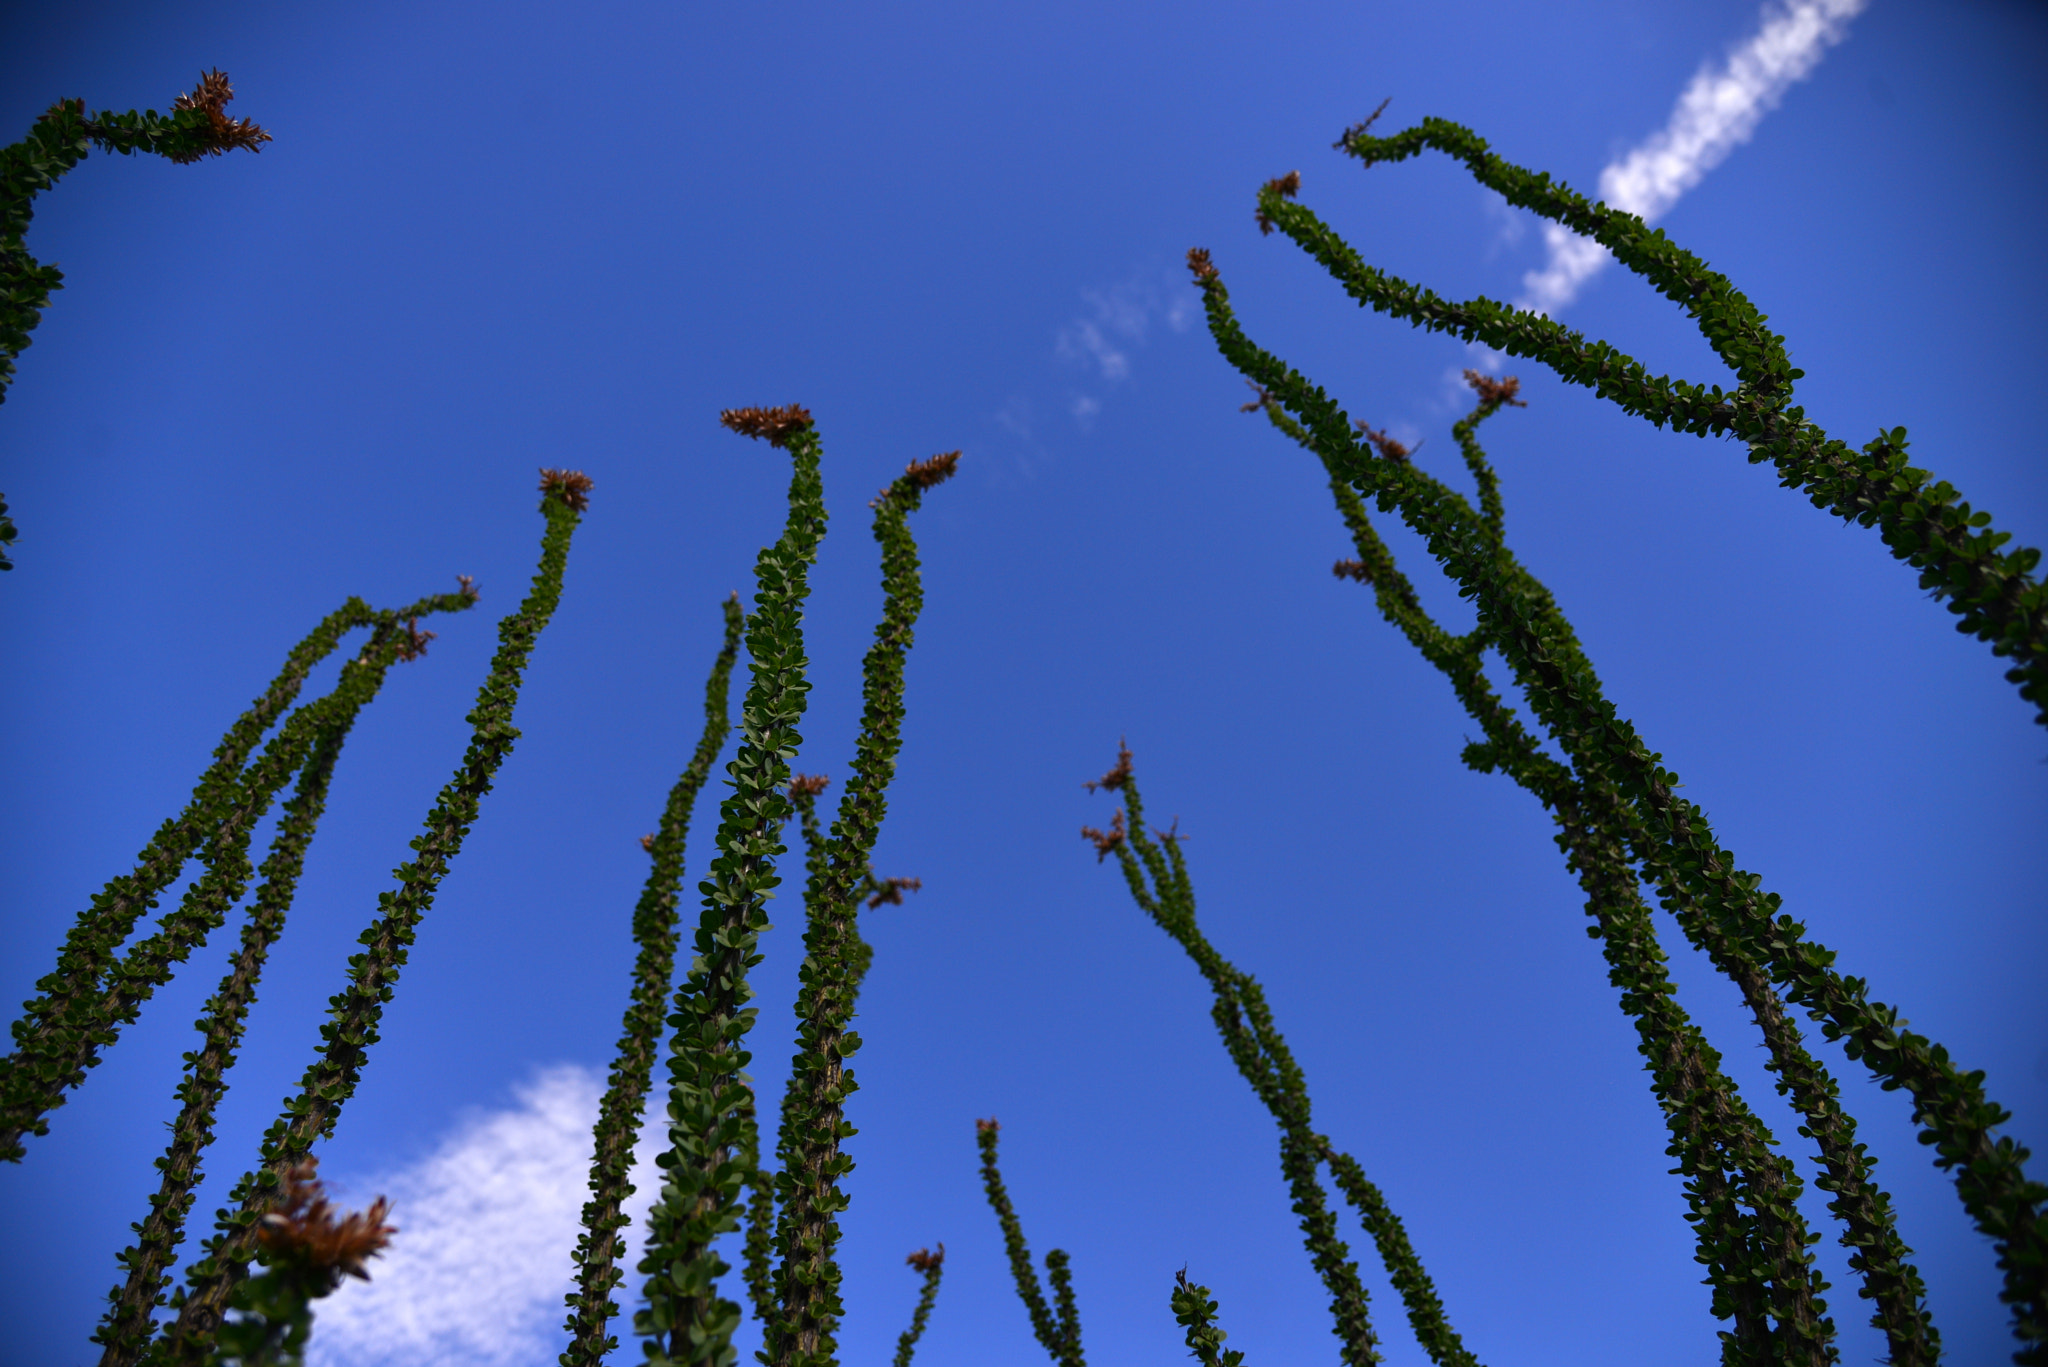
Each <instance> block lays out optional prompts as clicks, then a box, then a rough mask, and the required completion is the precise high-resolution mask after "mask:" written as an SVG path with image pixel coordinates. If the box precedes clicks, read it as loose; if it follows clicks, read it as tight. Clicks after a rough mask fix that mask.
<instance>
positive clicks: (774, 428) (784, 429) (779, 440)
mask: <svg viewBox="0 0 2048 1367" xmlns="http://www.w3.org/2000/svg"><path fill="white" fill-rule="evenodd" d="M718 420H719V421H720V422H722V423H724V424H725V425H726V426H727V427H730V428H731V429H732V430H733V431H735V432H737V433H739V434H740V435H741V436H743V437H763V438H765V439H766V440H767V442H768V444H769V445H770V446H787V445H789V436H790V433H792V432H795V431H798V430H800V429H802V428H805V427H809V426H810V425H811V410H810V409H808V408H805V407H804V406H803V405H802V404H800V403H792V404H786V405H784V406H783V407H781V408H728V409H725V410H723V411H722V412H720V413H719V415H718Z"/></svg>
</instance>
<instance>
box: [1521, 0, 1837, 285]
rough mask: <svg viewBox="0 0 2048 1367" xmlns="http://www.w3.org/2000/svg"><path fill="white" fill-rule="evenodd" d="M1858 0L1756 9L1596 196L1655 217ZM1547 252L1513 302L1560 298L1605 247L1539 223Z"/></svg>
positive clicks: (1808, 60) (1760, 110) (1720, 153)
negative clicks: (1756, 20) (1751, 26)
mask: <svg viewBox="0 0 2048 1367" xmlns="http://www.w3.org/2000/svg"><path fill="white" fill-rule="evenodd" d="M1866 2H1867V0H1791V3H1789V4H1782V5H1781V4H1771V5H1767V6H1765V8H1764V17H1763V26H1762V27H1761V28H1759V29H1758V30H1757V32H1756V35H1755V36H1754V37H1752V38H1751V39H1750V40H1749V41H1748V42H1746V43H1744V44H1743V45H1742V46H1741V47H1739V48H1737V49H1736V50H1735V51H1734V52H1732V53H1730V54H1729V56H1728V59H1727V60H1726V61H1725V62H1723V63H1722V64H1720V65H1719V66H1713V65H1709V66H1705V67H1702V68H1701V69H1700V73H1699V74H1698V75H1697V76H1695V77H1693V78H1692V84H1691V85H1688V86H1687V87H1686V88H1685V93H1684V94H1682V95H1680V96H1679V97H1678V104H1677V107H1676V108H1674V109H1673V110H1672V111H1671V121H1670V122H1669V123H1667V124H1665V125H1664V127H1663V129H1662V130H1660V131H1659V132H1658V133H1657V134H1656V135H1655V136H1653V137H1652V138H1650V140H1649V141H1647V142H1645V143H1643V144H1642V145H1641V146H1639V147H1637V148H1636V149H1635V150H1634V151H1632V152H1630V153H1629V154H1628V155H1627V156H1625V157H1623V158H1622V159H1621V160H1620V161H1617V162H1614V163H1612V164H1611V165H1609V166H1608V167H1607V169H1605V170H1604V171H1602V172H1601V173H1600V198H1601V199H1603V200H1605V201H1606V202H1607V205H1608V207H1609V208H1614V209H1625V210H1627V211H1628V212H1630V213H1632V214H1639V215H1641V216H1642V217H1643V218H1644V219H1645V220H1650V221H1654V220H1655V219H1657V218H1659V217H1660V216H1662V215H1663V214H1664V213H1665V211H1666V210H1668V209H1670V208H1671V206H1672V205H1674V204H1676V203H1677V202H1678V200H1679V197H1680V196H1681V195H1683V194H1684V193H1685V192H1686V191H1687V190H1690V189H1691V188H1692V187H1693V186H1695V185H1697V184H1699V183H1700V178H1701V177H1703V176H1705V175H1706V173H1707V172H1709V171H1711V170H1713V169H1714V168H1715V167H1716V166H1718V165H1720V164H1721V160H1722V158H1724V157H1726V156H1727V155H1728V154H1729V153H1730V152H1731V151H1733V150H1734V149H1735V148H1737V147H1739V146H1741V145H1742V144H1743V143H1745V142H1747V141H1749V135H1750V134H1751V133H1753V132H1755V131H1756V126H1757V123H1758V122H1759V121H1760V120H1762V118H1763V116H1764V115H1765V114H1767V113H1769V112H1770V111H1771V110H1772V109H1775V108H1776V107H1777V104H1778V101H1779V100H1780V99H1781V98H1782V97H1783V96H1784V94H1785V91H1786V89H1787V88H1788V87H1790V86H1791V85H1792V83H1793V82H1795V81H1798V80H1800V79H1802V78H1803V77H1804V76H1806V74H1807V73H1808V72H1810V71H1812V70H1813V68H1814V66H1815V64H1816V63H1818V62H1819V61H1820V59H1821V55H1822V54H1823V53H1824V52H1826V51H1827V49H1828V48H1829V47H1830V46H1832V45H1833V44H1835V43H1838V42H1840V41H1841V40H1842V39H1843V38H1845V37H1846V36H1848V32H1849V21H1850V20H1851V19H1852V18H1854V17H1855V16H1856V15H1857V14H1858V13H1859V12H1861V10H1862V9H1863V7H1864V5H1865V3H1866ZM1543 243H1544V246H1545V247H1546V248H1548V249H1549V252H1550V260H1549V262H1548V263H1547V264H1546V265H1545V266H1544V267H1543V269H1542V270H1539V271H1531V272H1529V273H1528V274H1527V275H1525V276H1523V277H1522V289H1523V294H1522V297H1521V298H1520V299H1518V300H1516V305H1517V307H1520V308H1525V309H1534V310H1536V311H1537V312H1538V313H1543V314H1553V313H1556V312H1557V311H1558V310H1559V309H1561V308H1563V307H1564V306H1565V305H1566V304H1569V303H1570V302H1571V301H1572V300H1573V299H1574V298H1575V297H1577V295H1578V292H1579V286H1581V285H1583V284H1584V283H1585V282H1586V281H1587V280H1588V279H1589V278H1591V276H1592V275H1593V273H1594V272H1595V271H1597V270H1599V269H1600V268H1601V267H1602V266H1604V265H1606V264H1607V262H1608V260H1609V259H1610V258H1609V255H1608V252H1607V249H1606V248H1605V247H1603V246H1601V245H1600V244H1599V243H1597V242H1595V241H1593V240H1592V239H1591V238H1586V237H1580V236H1579V235H1578V234H1576V233H1574V232H1572V231H1571V229H1569V228H1564V227H1560V226H1559V225H1558V224H1555V223H1546V224H1545V225H1544V228H1543Z"/></svg>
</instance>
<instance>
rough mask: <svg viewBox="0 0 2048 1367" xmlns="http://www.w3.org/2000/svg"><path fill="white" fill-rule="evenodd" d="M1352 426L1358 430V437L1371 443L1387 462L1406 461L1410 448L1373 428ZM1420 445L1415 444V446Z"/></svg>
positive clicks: (1361, 423)
mask: <svg viewBox="0 0 2048 1367" xmlns="http://www.w3.org/2000/svg"><path fill="white" fill-rule="evenodd" d="M1352 425H1353V426H1354V427H1356V428H1357V429H1358V435H1359V436H1361V437H1364V438H1365V439H1366V440H1367V441H1369V442H1371V443H1372V446H1373V449H1374V450H1375V451H1378V452H1379V453H1380V455H1381V456H1383V457H1384V458H1386V459H1387V460H1406V459H1408V456H1409V453H1410V451H1411V449H1412V448H1410V447H1406V446H1403V445H1402V444H1401V443H1400V442H1398V441H1395V440H1394V439H1393V438H1392V437H1390V436H1388V435H1387V434H1386V433H1385V432H1380V431H1375V430H1374V429H1373V428H1370V427H1367V426H1366V425H1365V424H1364V423H1363V422H1354V423H1353V424H1352ZM1421 444H1422V443H1420V442H1417V443H1416V446H1420V445H1421Z"/></svg>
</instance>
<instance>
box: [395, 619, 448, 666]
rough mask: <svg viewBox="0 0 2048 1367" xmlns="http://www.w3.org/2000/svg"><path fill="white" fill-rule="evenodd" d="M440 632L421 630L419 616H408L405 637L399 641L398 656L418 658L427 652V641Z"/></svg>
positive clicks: (407, 658)
mask: <svg viewBox="0 0 2048 1367" xmlns="http://www.w3.org/2000/svg"><path fill="white" fill-rule="evenodd" d="M438 634H439V633H438V632H432V631H421V630H420V619H419V618H417V617H408V618H406V619H405V639H404V640H403V641H400V642H399V643H398V658H399V659H401V660H417V659H418V658H420V656H422V655H424V654H426V653H427V642H429V641H431V640H433V639H434V637H435V636H437V635H438Z"/></svg>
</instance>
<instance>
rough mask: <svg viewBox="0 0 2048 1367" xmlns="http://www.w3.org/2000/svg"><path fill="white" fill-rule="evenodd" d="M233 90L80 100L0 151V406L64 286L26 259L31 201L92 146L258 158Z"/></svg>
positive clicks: (2, 504)
mask: <svg viewBox="0 0 2048 1367" xmlns="http://www.w3.org/2000/svg"><path fill="white" fill-rule="evenodd" d="M234 97H235V91H234V87H233V86H231V85H229V84H228V78H227V73H226V72H223V71H209V72H206V73H204V74H202V75H201V76H200V78H199V85H198V86H197V87H196V88H195V89H194V90H193V91H192V92H191V93H190V94H189V95H180V96H178V98H177V99H175V100H173V101H171V109H170V112H169V113H168V114H158V113H157V112H155V111H154V110H143V111H141V112H139V113H138V112H137V111H135V110H132V109H131V110H129V111H128V112H127V113H126V114H116V113H113V112H112V111H102V112H101V113H100V114H98V115H96V116H88V115H87V114H86V112H85V101H84V100H62V101H59V102H58V103H56V104H54V105H51V106H50V108H49V109H48V110H47V111H46V112H45V113H44V114H43V116H42V117H41V118H39V119H37V120H36V123H35V127H34V128H32V129H30V130H29V134H28V136H27V137H25V138H23V139H22V140H21V141H20V142H17V143H15V144H14V145H13V146H11V147H0V403H5V402H6V400H7V390H8V388H9V386H10V385H12V384H13V383H14V358H15V357H16V356H18V355H20V354H21V353H22V351H23V350H24V349H26V348H27V346H28V344H29V340H30V339H29V333H31V332H33V331H34V330H35V327H36V324H37V323H39V322H41V321H42V314H43V309H44V308H46V307H48V305H49V302H50V292H51V291H52V290H60V289H62V288H64V272H62V271H60V270H58V269H57V267H55V266H54V265H44V264H43V263H42V262H40V261H38V260H36V259H35V257H33V256H31V255H30V254H29V250H28V246H27V243H26V241H25V238H26V236H27V234H28V225H29V220H30V219H31V218H32V217H34V213H35V211H34V209H33V207H32V205H33V204H34V202H35V197H36V196H37V195H39V194H41V193H43V192H44V191H46V190H48V189H50V188H51V187H53V186H54V185H56V183H57V181H58V180H59V179H60V178H62V177H63V175H64V173H65V172H67V171H69V170H70V169H71V168H72V167H74V166H76V165H78V163H79V162H81V161H84V160H85V158H86V157H87V155H89V154H90V153H91V151H92V149H93V148H95V147H98V148H100V149H102V150H104V151H108V152H119V153H120V154H121V155H122V156H132V155H134V154H135V153H137V152H149V153H153V154H154V155H156V156H160V157H165V158H168V159H169V160H171V161H175V162H181V163H182V162H194V161H199V160H200V159H202V158H204V157H217V156H220V155H221V154H223V153H225V152H230V151H233V150H234V149H235V148H238V147H246V148H247V149H248V150H250V151H251V152H259V151H261V150H262V149H263V144H264V143H266V142H269V141H270V134H269V133H267V132H265V131H264V130H263V129H262V128H260V127H258V126H257V125H256V124H254V123H252V122H250V121H249V120H247V119H231V118H229V117H228V116H227V114H226V112H225V111H226V108H227V104H228V101H230V100H232V99H234ZM15 534H16V530H15V526H14V524H13V523H12V522H11V521H9V520H8V518H7V503H6V500H5V498H4V497H0V570H11V569H13V568H14V565H13V563H12V562H11V561H9V560H8V558H7V554H6V550H7V546H8V544H9V543H10V542H12V541H13V540H14V539H15Z"/></svg>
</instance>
